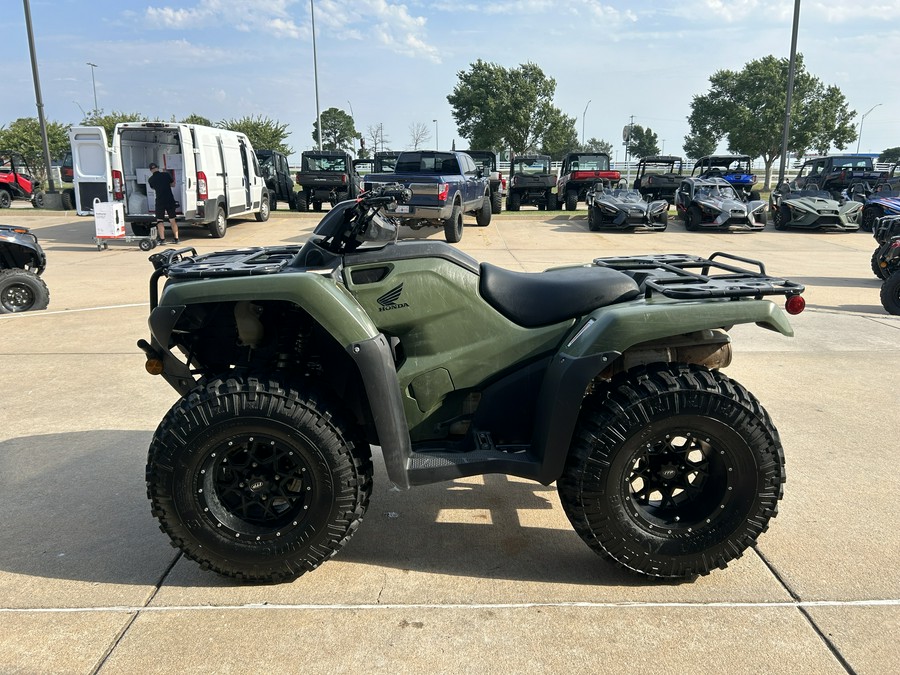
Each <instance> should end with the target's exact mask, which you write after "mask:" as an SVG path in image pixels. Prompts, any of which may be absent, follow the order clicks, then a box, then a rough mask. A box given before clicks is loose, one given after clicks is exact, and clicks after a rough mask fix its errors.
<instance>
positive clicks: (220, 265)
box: [166, 246, 300, 279]
mask: <svg viewBox="0 0 900 675" xmlns="http://www.w3.org/2000/svg"><path fill="white" fill-rule="evenodd" d="M299 250H300V247H299V246H269V247H266V248H242V249H233V250H231V251H218V252H216V253H205V254H203V255H198V256H194V257H190V258H185V259H182V260H181V261H179V262H176V263H174V264H172V265H170V266H169V267H168V269H167V271H166V276H167V277H169V278H170V279H203V278H211V277H244V276H250V275H255V274H274V273H276V272H279V271H281V270H282V269H284V267H285V266H286V265H287V264H288V263H289V262H290V261H291V260H292V259H293V258H294V256H295V255H297V252H298V251H299Z"/></svg>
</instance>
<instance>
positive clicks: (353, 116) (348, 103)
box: [347, 98, 356, 153]
mask: <svg viewBox="0 0 900 675" xmlns="http://www.w3.org/2000/svg"><path fill="white" fill-rule="evenodd" d="M347 105H349V106H350V121H351V122H353V131H356V115H354V114H353V104H352V103H350V99H349V98H348V99H347ZM353 152H354V153H355V152H356V138H355V137H354V139H353Z"/></svg>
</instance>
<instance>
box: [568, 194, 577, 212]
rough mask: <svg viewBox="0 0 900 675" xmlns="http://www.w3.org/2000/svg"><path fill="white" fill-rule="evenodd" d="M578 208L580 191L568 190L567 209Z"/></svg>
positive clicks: (573, 209) (574, 209)
mask: <svg viewBox="0 0 900 675" xmlns="http://www.w3.org/2000/svg"><path fill="white" fill-rule="evenodd" d="M577 209H578V193H577V192H575V190H569V191H568V192H566V210H567V211H576V210H577Z"/></svg>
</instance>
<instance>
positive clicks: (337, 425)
mask: <svg viewBox="0 0 900 675" xmlns="http://www.w3.org/2000/svg"><path fill="white" fill-rule="evenodd" d="M336 413H337V411H335V410H331V409H329V407H328V406H326V405H325V404H324V403H323V402H321V401H319V400H318V399H317V398H316V397H315V396H314V395H312V394H309V393H306V392H298V391H296V390H293V389H285V388H283V387H282V386H281V385H279V384H278V383H277V382H269V383H267V384H264V383H262V382H260V381H258V380H255V379H253V378H249V379H247V380H246V381H245V380H243V379H239V378H229V379H228V380H225V381H223V380H215V381H213V382H210V383H209V384H208V385H206V386H204V387H199V388H197V389H195V390H194V391H193V392H191V393H190V394H188V395H187V396H186V397H185V398H183V399H182V400H181V401H179V402H178V403H177V404H176V405H175V406H174V407H173V408H172V409H171V410H170V411H169V413H168V414H167V415H166V417H165V418H164V419H163V421H162V422H161V423H160V425H159V427H158V428H157V430H156V433H155V435H154V437H153V441H152V443H151V445H150V451H149V457H148V461H147V494H148V497H149V498H150V501H151V505H152V507H151V508H152V512H153V515H154V516H155V517H156V518H158V519H159V522H160V529H162V531H163V532H165V533H166V534H168V535H169V537H171V539H172V541H173V543H174V545H175V546H177V547H178V548H180V549H181V550H182V551H184V554H185V555H186V556H187V557H188V558H190V559H192V560H194V561H196V562H198V563H200V566H201V567H202V568H204V569H211V570H213V571H215V572H218V573H219V574H223V575H225V576H229V577H235V578H238V579H242V580H246V581H267V582H278V581H290V580H291V579H295V578H297V577H299V576H300V575H302V574H304V573H305V572H309V571H311V570H314V569H315V568H316V567H318V566H319V565H320V564H321V563H322V562H323V561H325V560H327V559H328V558H330V557H331V556H332V555H334V554H335V553H336V552H337V551H338V550H340V549H341V548H342V547H343V546H344V545H345V544H346V543H347V541H348V540H349V539H350V537H351V536H352V535H353V533H354V532H355V531H356V529H357V528H358V527H359V523H360V521H361V520H362V517H363V515H364V514H365V511H366V508H367V506H368V502H369V497H370V495H371V492H372V461H371V456H370V450H369V447H368V445H366V444H365V443H364V442H363V441H361V440H360V439H359V436H358V434H357V433H356V432H355V428H354V427H352V426H350V425H347V424H345V423H344V422H342V421H341V419H340V418H339V416H338V415H337V414H336Z"/></svg>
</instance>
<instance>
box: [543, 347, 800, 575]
mask: <svg viewBox="0 0 900 675" xmlns="http://www.w3.org/2000/svg"><path fill="white" fill-rule="evenodd" d="M783 483H784V451H783V449H782V447H781V443H780V441H779V438H778V432H777V431H776V429H775V428H774V426H773V425H772V422H771V420H770V419H769V416H768V414H767V413H766V411H765V410H764V409H763V408H762V406H761V405H760V404H759V402H758V401H757V400H756V398H754V396H753V395H752V394H750V392H748V391H747V390H746V389H745V388H744V387H742V386H741V385H740V384H738V383H737V382H735V381H733V380H730V379H729V378H727V377H726V376H724V375H722V374H721V373H719V372H718V371H709V370H707V369H705V368H702V367H700V366H694V365H687V364H656V365H654V366H647V367H638V368H634V369H632V370H630V371H627V372H626V373H623V374H622V375H619V376H618V377H616V378H614V379H613V380H612V381H611V382H610V385H609V388H608V389H607V390H606V391H605V392H603V393H602V394H601V393H598V394H592V395H591V396H589V397H588V398H586V399H585V401H584V405H583V407H582V411H581V415H580V417H579V421H578V425H577V427H576V431H575V434H574V436H573V441H572V447H571V449H570V451H569V459H568V461H567V463H566V467H565V470H564V473H563V475H562V477H561V478H560V479H559V480H558V481H557V487H558V490H559V495H560V499H561V501H562V505H563V509H564V510H565V512H566V515H567V516H568V517H569V520H570V521H571V523H572V525H573V526H574V528H575V530H576V532H578V534H579V536H580V537H581V538H582V539H583V540H584V541H585V543H587V544H588V546H590V547H591V548H592V549H594V551H596V552H597V553H598V554H599V555H600V556H602V557H604V558H606V559H609V560H611V561H613V562H615V563H616V564H618V565H620V566H622V567H625V568H627V569H630V570H632V571H635V572H639V573H641V574H645V575H648V576H654V577H667V578H691V577H694V576H696V575H698V574H700V575H705V574H708V573H709V572H710V571H711V570H712V569H714V568H716V567H718V568H724V567H726V565H727V564H728V562H729V561H731V560H733V559H735V558H739V557H740V556H741V555H742V553H743V552H744V550H746V549H747V547H749V546H751V545H752V544H753V543H754V542H755V541H756V539H757V537H758V536H759V535H760V534H762V533H763V532H765V531H766V529H767V528H768V522H769V520H770V519H771V518H773V517H774V516H775V515H776V514H777V512H778V500H779V499H781V497H782V493H783Z"/></svg>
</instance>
